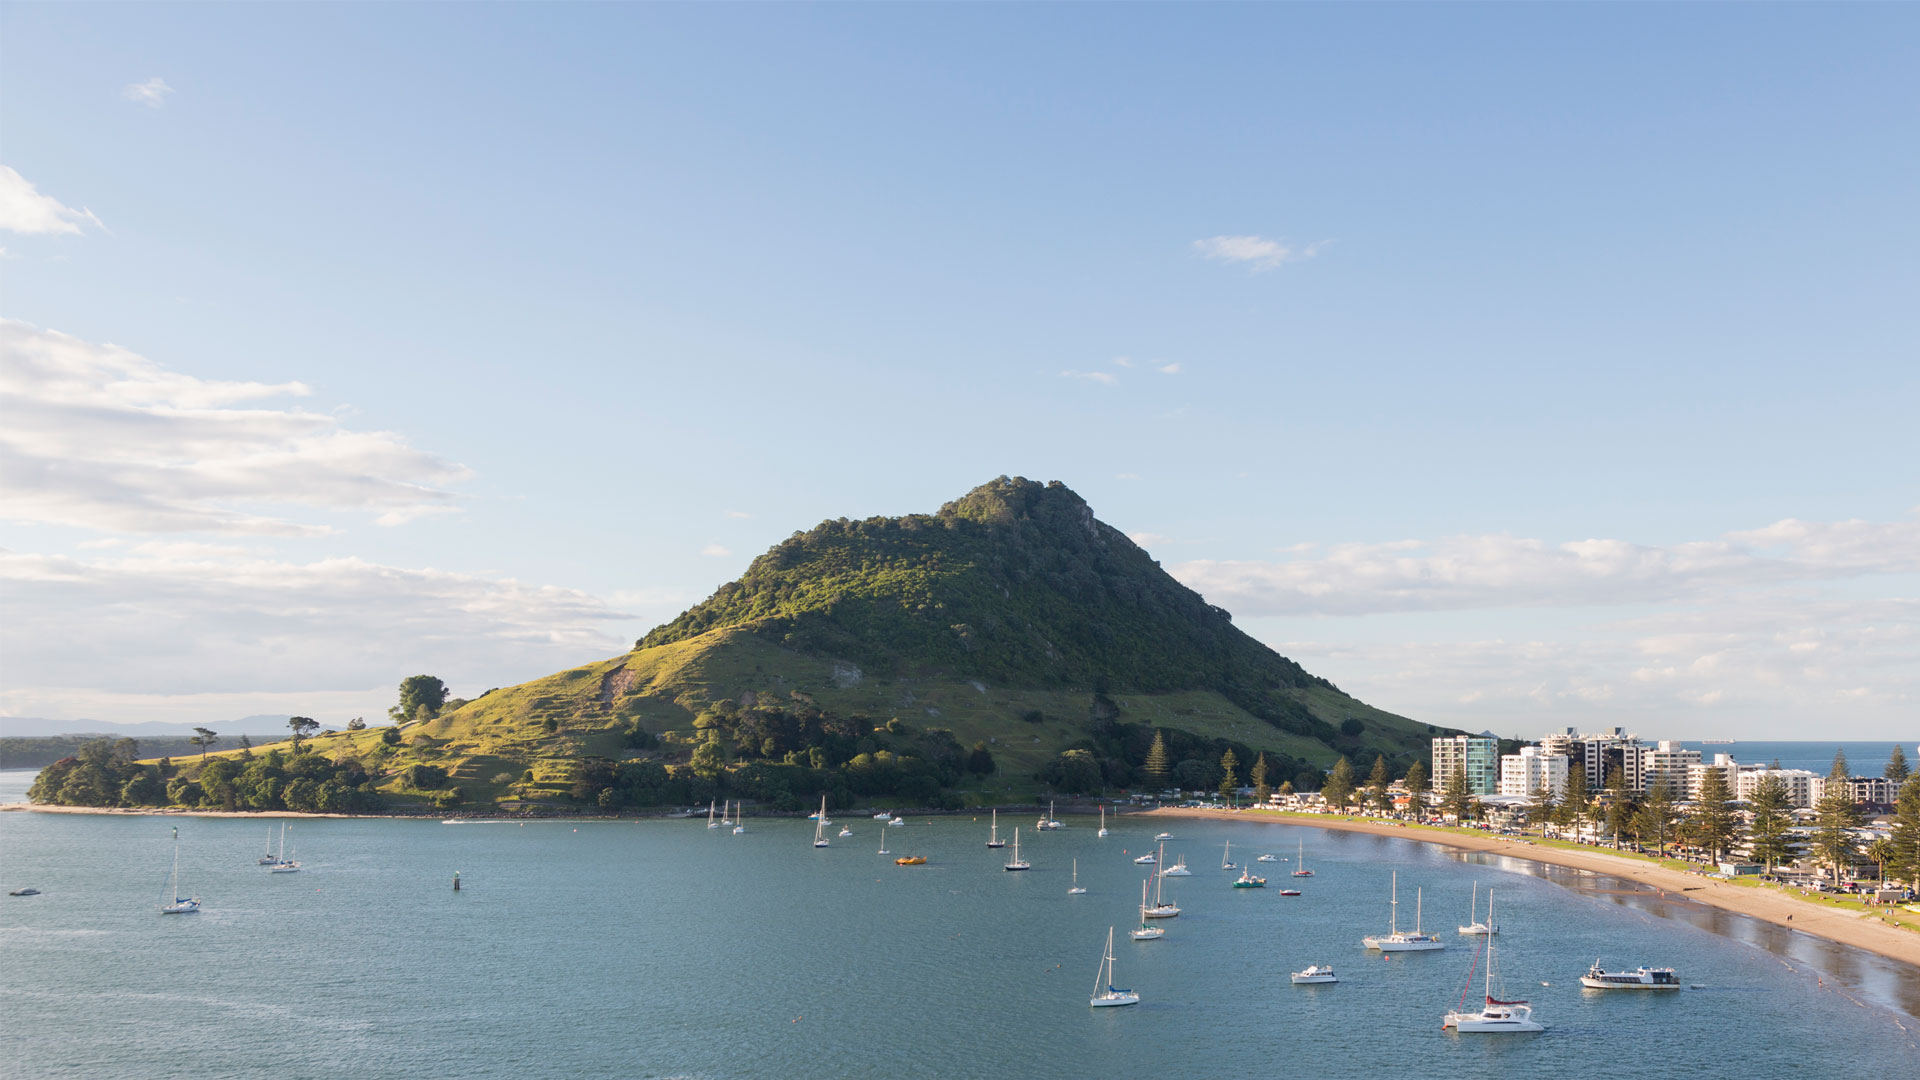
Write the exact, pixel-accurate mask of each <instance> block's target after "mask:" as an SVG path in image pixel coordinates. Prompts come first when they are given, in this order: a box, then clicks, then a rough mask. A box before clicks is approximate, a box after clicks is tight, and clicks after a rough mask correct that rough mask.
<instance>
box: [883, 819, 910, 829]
mask: <svg viewBox="0 0 1920 1080" xmlns="http://www.w3.org/2000/svg"><path fill="white" fill-rule="evenodd" d="M906 823H907V819H906V818H903V817H896V818H893V819H892V820H890V821H888V822H887V824H889V825H891V826H893V827H894V828H896V829H897V828H899V827H900V826H902V825H905V824H906Z"/></svg>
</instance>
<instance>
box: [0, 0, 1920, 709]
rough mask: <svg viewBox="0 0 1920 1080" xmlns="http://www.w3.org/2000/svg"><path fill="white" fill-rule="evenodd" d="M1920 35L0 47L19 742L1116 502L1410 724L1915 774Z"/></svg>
mask: <svg viewBox="0 0 1920 1080" xmlns="http://www.w3.org/2000/svg"><path fill="white" fill-rule="evenodd" d="M1917 31H1920V8H1915V7H1913V6H1910V5H1853V6H1834V5H1820V6H1797V5H1788V4H1778V5H1764V6H1746V5H1674V6H1659V5H1590V6H1582V5H1531V6H1515V5H1497V6H1474V5H1418V6H1396V5H1390V4H1365V5H1328V6H1318V5H1276V6H1255V5H1232V6H1201V5H1176V6H1155V5H1147V4H1134V5H1124V6H1110V7H1102V6H1093V5H1048V6H1027V5H1016V4H1005V5H963V6H947V5H895V6H880V5H849V6H802V5H777V6H757V5H749V4H739V5H702V6H695V5H644V6H643V5H619V4H592V5H577V6H576V5H567V4H557V3H556V4H538V5H524V6H523V5H513V4H485V5H477V4H476V5H463V4H424V5H408V4H381V5H344V4H327V5H321V4H274V5H218V4H195V5H170V4H165V3H150V4H139V5H132V6H118V5H112V4H90V5H72V4H32V3H17V2H16V3H9V4H7V5H6V6H4V7H0V250H3V252H4V257H0V316H4V318H5V320H6V321H5V322H4V323H0V715H10V716H32V717H48V718H55V719H74V720H79V719H92V720H100V721H110V722H142V721H167V722H203V721H226V720H229V719H231V718H238V717H242V716H248V715H253V714H266V713H281V714H284V713H300V714H304V715H309V716H314V717H316V718H320V719H321V720H322V721H323V722H324V723H328V724H337V723H342V722H344V721H345V720H346V719H347V718H350V717H352V716H355V715H366V716H369V717H378V716H380V715H382V714H384V710H385V708H386V706H387V705H389V704H391V703H392V701H393V699H394V696H395V695H394V688H395V687H396V686H397V684H398V683H399V681H400V680H401V679H402V678H404V677H406V676H408V675H412V674H417V673H421V672H427V673H432V674H438V675H440V676H442V677H443V678H445V679H446V680H447V682H448V683H449V684H450V686H451V687H452V689H453V691H454V693H455V694H457V695H462V696H467V695H472V694H476V693H479V692H480V691H483V690H486V689H488V688H489V687H493V686H502V685H511V684H513V683H516V682H520V681H524V680H526V679H528V678H533V677H537V676H540V675H543V674H546V673H549V672H552V671H555V670H558V669H561V668H565V667H569V666H573V665H576V664H578V663H581V662H585V661H587V660H591V659H596V658H599V657H603V656H609V655H614V654H617V653H619V652H620V651H622V650H623V649H625V648H626V647H627V646H628V644H629V643H631V641H632V640H633V639H635V638H637V637H639V636H641V635H642V634H644V633H645V631H646V630H647V629H648V628H650V627H651V626H653V625H656V624H658V623H660V622H663V621H666V620H668V619H670V618H672V617H673V616H674V615H675V614H677V613H678V612H679V611H681V610H682V609H684V608H685V607H687V606H689V605H691V604H693V603H695V602H697V601H699V600H700V599H702V598H703V597H704V596H706V595H707V594H708V593H709V592H710V591H711V590H712V589H713V588H715V587H716V586H718V585H720V584H722V583H723V582H726V581H728V580H731V579H733V578H734V577H737V576H738V575H739V574H740V573H741V572H742V571H743V570H744V569H745V568H746V566H747V564H748V563H749V562H750V561H751V560H752V559H753V557H754V556H756V555H757V554H759V553H761V552H763V551H765V550H766V549H767V548H768V547H769V546H771V545H773V544H775V543H777V542H779V541H780V540H782V539H784V538H785V537H786V536H788V535H789V534H791V533H792V532H794V531H796V530H802V529H806V528H808V527H810V526H812V525H813V524H814V523H816V522H818V521H820V520H822V519H825V518H833V517H842V516H844V517H852V518H859V517H865V516H869V515H875V514H902V513H911V512H930V511H932V510H934V509H936V508H938V507H939V506H940V504H942V503H943V502H946V501H948V500H950V499H953V498H955V497H957V496H959V495H960V494H962V493H964V492H965V491H967V490H968V489H970V488H972V487H974V486H976V485H978V484H980V483H984V482H986V481H988V480H990V479H992V478H993V477H995V476H998V475H1001V474H1008V475H1021V476H1027V477H1030V478H1034V479H1039V480H1060V481H1062V482H1064V483H1066V484H1067V485H1068V486H1070V487H1072V488H1073V489H1074V490H1075V491H1077V492H1079V493H1080V494H1081V495H1082V496H1083V497H1085V498H1086V499H1087V500H1088V502H1089V503H1091V504H1092V506H1093V508H1094V510H1095V512H1096V513H1097V514H1098V515H1099V516H1100V517H1101V518H1102V519H1103V520H1105V521H1107V522H1109V523H1110V524H1113V525H1114V526H1116V527H1118V528H1120V529H1122V530H1124V531H1126V532H1127V533H1128V534H1130V535H1132V536H1133V537H1134V538H1135V539H1136V540H1137V541H1138V542H1140V543H1141V544H1143V545H1144V546H1145V547H1147V548H1148V549H1149V550H1150V551H1151V552H1152V553H1153V554H1154V555H1155V557H1156V558H1158V559H1159V560H1160V561H1161V563H1162V564H1163V565H1164V566H1165V567H1166V568H1167V569H1168V570H1169V572H1171V573H1173V574H1174V575H1175V576H1176V577H1178V578H1179V579H1181V580H1182V581H1184V582H1186V583H1187V584H1189V585H1191V586H1193V587H1194V588H1196V589H1198V590H1200V591H1201V592H1202V593H1203V594H1204V595H1205V596H1206V597H1207V598H1208V599H1209V600H1210V601H1212V602H1214V603H1216V604H1219V605H1221V606H1223V607H1225V608H1227V609H1228V610H1230V611H1231V612H1233V614H1234V616H1235V619H1236V621H1237V623H1238V624H1239V625H1240V626H1241V627H1242V628H1244V629H1245V630H1247V631H1248V632H1249V633H1251V634H1253V635H1255V636H1256V637H1258V638H1260V639H1261V640H1263V641H1265V642H1267V643H1268V644H1270V645H1272V646H1273V647H1274V648H1276V649H1278V650H1280V651H1281V652H1283V653H1285V654H1286V655H1288V656H1291V657H1293V658H1295V659H1297V660H1299V661H1300V662H1301V663H1303V664H1304V665H1306V667H1307V668H1308V669H1309V670H1311V671H1313V672H1315V673H1316V674H1320V675H1323V676H1325V677H1327V678H1330V679H1332V680H1333V681H1334V682H1335V683H1337V684H1338V685H1340V686H1341V687H1342V688H1343V689H1345V690H1347V691H1348V692H1350V693H1352V694H1354V695H1355V696H1357V697H1360V698H1361V699H1363V700H1365V701H1367V702H1369V703H1371V704H1374V705H1377V706H1379V707H1382V708H1386V709H1389V710H1392V711H1395V712H1399V713H1402V714H1404V715H1407V716H1411V717H1414V718H1416V719H1419V720H1422V721H1426V722H1431V723H1437V724H1446V725H1450V726H1458V727H1465V728H1471V729H1474V730H1481V729H1492V730H1495V731H1497V732H1499V733H1501V734H1505V735H1515V734H1517V735H1525V736H1537V735H1538V734H1540V733H1543V732H1546V731H1549V730H1557V729H1561V728H1565V727H1579V728H1582V729H1596V728H1610V727H1614V726H1624V727H1627V728H1628V729H1630V730H1634V731H1637V732H1639V733H1640V734H1641V735H1642V736H1643V737H1647V738H1751V739H1792V738H1835V737H1844V738H1856V739H1868V738H1883V739H1907V738H1909V737H1912V736H1915V735H1916V734H1917V733H1920V722H1917V721H1916V703H1917V702H1920V435H1916V417H1920V363H1916V355H1920V350H1917V349H1916V346H1917V345H1920V341H1916V337H1917V335H1916V329H1917V328H1920V303H1916V302H1915V298H1916V296H1920V271H1916V263H1915V257H1914V252H1915V251H1916V250H1920V213H1916V205H1917V204H1916V201H1915V192H1916V191H1920V145H1917V144H1916V132H1920V123H1917V121H1920V115H1916V113H1920V33H1917Z"/></svg>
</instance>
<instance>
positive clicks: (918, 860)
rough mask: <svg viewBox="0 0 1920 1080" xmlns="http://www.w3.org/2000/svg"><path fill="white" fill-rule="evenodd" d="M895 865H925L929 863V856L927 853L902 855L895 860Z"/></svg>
mask: <svg viewBox="0 0 1920 1080" xmlns="http://www.w3.org/2000/svg"><path fill="white" fill-rule="evenodd" d="M893 865H895V866H925V865H927V857H926V856H925V855H902V856H901V857H899V858H897V859H895V860H893Z"/></svg>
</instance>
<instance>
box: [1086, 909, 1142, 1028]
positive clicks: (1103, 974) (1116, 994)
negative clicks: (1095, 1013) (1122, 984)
mask: <svg viewBox="0 0 1920 1080" xmlns="http://www.w3.org/2000/svg"><path fill="white" fill-rule="evenodd" d="M1102 987H1104V988H1105V989H1102ZM1087 1004H1089V1005H1091V1006H1093V1007H1094V1008H1096V1009H1098V1008H1101V1007H1103V1006H1107V1005H1138V1004H1140V995H1139V994H1136V993H1134V992H1133V991H1131V990H1122V989H1120V988H1119V987H1117V986H1115V985H1113V927H1111V926H1109V927H1107V951H1106V953H1105V955H1103V956H1102V957H1101V958H1100V971H1099V973H1098V974H1096V975H1095V976H1094V977H1093V996H1092V997H1090V998H1088V999H1087Z"/></svg>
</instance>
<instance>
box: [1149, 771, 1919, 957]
mask: <svg viewBox="0 0 1920 1080" xmlns="http://www.w3.org/2000/svg"><path fill="white" fill-rule="evenodd" d="M1127 816H1128V817H1134V816H1136V815H1134V814H1129V815H1127ZM1137 816H1140V817H1181V818H1204V819H1208V820H1213V821H1241V822H1245V821H1269V822H1274V823H1276V824H1281V825H1305V826H1308V827H1311V828H1317V829H1329V830H1332V831H1335V832H1357V833H1367V834H1370V835H1373V836H1391V837H1398V838H1400V839H1402V840H1413V841H1417V842H1419V843H1422V844H1437V845H1439V846H1441V847H1451V848H1457V849H1459V850H1461V851H1483V852H1487V853H1490V854H1494V855H1504V856H1507V857H1508V858H1513V859H1525V860H1527V861H1528V862H1534V863H1542V864H1546V865H1549V866H1564V867H1568V868H1571V869H1574V870H1586V871H1589V872H1591V873H1595V874H1605V875H1606V876H1608V877H1614V878H1620V879H1621V880H1624V881H1631V882H1635V883H1637V884H1641V885H1646V886H1648V887H1649V888H1652V889H1654V890H1656V891H1658V892H1661V893H1671V894H1673V895H1674V896H1676V897H1678V898H1681V899H1686V900H1693V901H1697V902H1699V903H1702V904H1706V905H1708V906H1709V907H1715V908H1719V909H1721V910H1722V911H1730V912H1733V913H1734V914H1736V915H1745V916H1747V917H1748V918H1752V919H1759V920H1761V921H1762V922H1769V923H1772V924H1774V925H1776V926H1781V927H1785V928H1786V929H1789V930H1796V931H1799V932H1800V933H1803V934H1807V935H1809V936H1812V937H1817V938H1823V939H1825V940H1827V941H1832V942H1835V943H1837V944H1841V945H1848V946H1851V947H1853V948H1856V949H1860V950H1861V951H1863V952H1870V953H1873V954H1874V955H1875V956H1880V957H1884V958H1886V959H1888V960H1895V961H1898V962H1900V963H1903V964H1910V965H1912V966H1914V967H1916V968H1920V934H1915V933H1913V932H1912V931H1909V930H1905V929H1902V928H1901V927H1898V926H1892V925H1889V924H1887V923H1883V922H1876V921H1873V920H1872V918H1871V916H1867V915H1861V914H1855V913H1852V912H1846V911H1840V910H1837V909H1835V908H1830V907H1825V906H1823V905H1820V904H1813V903H1808V902H1807V901H1804V900H1800V899H1798V898H1796V897H1794V896H1793V895H1791V894H1789V893H1786V892H1781V891H1779V890H1775V889H1760V888H1747V887H1744V886H1739V885H1734V884H1732V883H1730V882H1725V881H1719V880H1716V879H1714V878H1710V877H1705V876H1703V875H1699V874H1687V873H1682V872H1681V871H1678V870H1669V869H1667V868H1666V867H1664V866H1658V865H1655V864H1653V863H1651V862H1645V861H1642V860H1639V859H1629V858H1623V857H1621V856H1618V855H1613V854H1609V853H1607V852H1603V851H1592V852H1588V851H1581V850H1572V851H1570V850H1567V849H1564V848H1554V847H1542V846H1538V845H1534V844H1529V843H1526V842H1524V840H1521V839H1517V838H1513V837H1504V836H1474V835H1471V834H1465V833H1454V832H1436V831H1432V830H1428V829H1420V828H1414V827H1412V826H1403V825H1400V824H1398V823H1395V822H1388V821H1376V820H1372V819H1368V818H1360V819H1357V820H1347V819H1345V818H1338V817H1333V816H1327V817H1321V816H1320V815H1315V814H1281V813H1273V812H1270V811H1258V810H1254V811H1245V810H1243V811H1230V810H1202V809H1194V808H1176V807H1162V808H1159V809H1155V810H1145V811H1141V812H1139V814H1138V815H1137Z"/></svg>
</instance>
